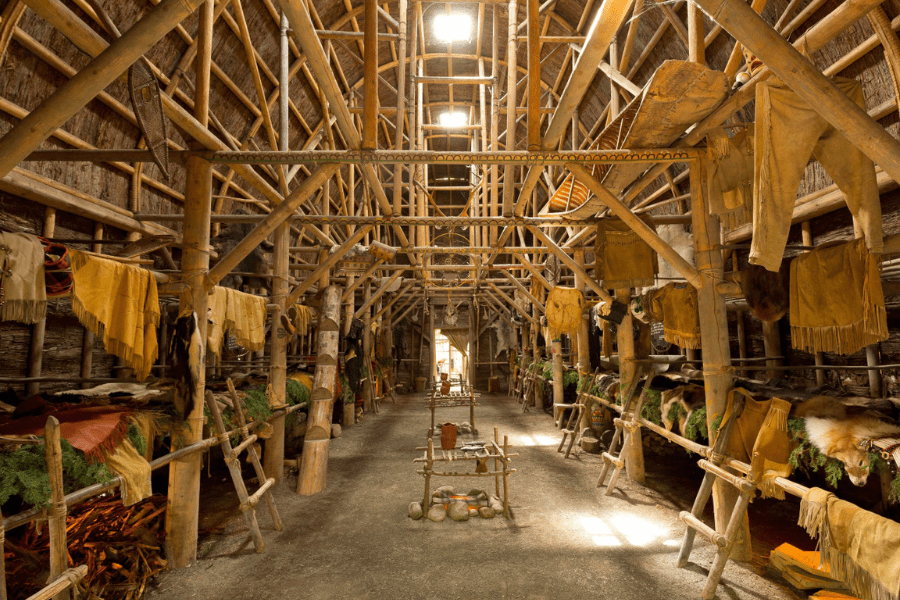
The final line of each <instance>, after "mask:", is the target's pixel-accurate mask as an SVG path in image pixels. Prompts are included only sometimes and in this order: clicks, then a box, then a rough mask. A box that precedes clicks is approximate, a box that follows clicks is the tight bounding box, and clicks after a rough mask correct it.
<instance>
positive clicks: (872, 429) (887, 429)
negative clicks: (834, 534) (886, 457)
mask: <svg viewBox="0 0 900 600" xmlns="http://www.w3.org/2000/svg"><path fill="white" fill-rule="evenodd" d="M794 416H796V417H802V418H803V420H804V425H805V427H806V437H807V439H809V443H810V444H812V445H813V446H815V447H816V449H817V450H819V452H822V453H823V454H825V455H826V456H829V457H831V458H836V459H838V460H839V461H841V462H842V463H844V469H845V470H846V471H847V475H849V476H850V481H852V482H853V485H857V486H860V487H862V486H864V485H866V480H867V478H868V476H869V455H868V453H867V452H866V449H865V448H864V447H861V446H860V444H862V443H863V441H864V440H869V439H877V438H880V437H887V436H898V435H900V426H897V425H894V424H892V423H887V422H885V421H882V420H881V419H879V418H877V417H875V416H873V415H871V414H865V413H856V414H855V413H854V412H853V410H852V407H848V406H846V405H844V404H843V403H841V401H840V400H839V399H837V398H832V397H829V396H815V397H813V398H810V399H809V400H806V401H805V402H803V403H801V404H799V405H797V407H796V408H795V409H794Z"/></svg>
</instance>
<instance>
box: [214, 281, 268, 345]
mask: <svg viewBox="0 0 900 600" xmlns="http://www.w3.org/2000/svg"><path fill="white" fill-rule="evenodd" d="M208 317H209V324H208V326H207V329H206V343H207V349H208V351H209V352H210V353H212V354H213V355H215V356H219V353H220V352H221V348H222V339H223V337H224V334H225V332H226V331H228V332H229V333H231V335H233V336H234V338H235V341H236V342H237V344H238V345H239V346H241V347H242V348H245V349H247V350H250V351H251V352H255V351H257V350H262V348H263V346H265V341H266V299H265V298H263V297H262V296H254V295H252V294H245V293H244V292H239V291H237V290H234V289H232V288H226V287H220V286H216V287H214V288H213V292H212V294H210V296H209V312H208Z"/></svg>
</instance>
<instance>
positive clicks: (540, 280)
mask: <svg viewBox="0 0 900 600" xmlns="http://www.w3.org/2000/svg"><path fill="white" fill-rule="evenodd" d="M516 258H517V259H518V260H519V262H520V263H522V266H524V267H525V268H526V269H528V270H529V271H531V275H532V277H535V278H536V279H537V280H538V283H540V284H541V285H542V286H544V289H546V290H547V291H548V292H549V291H550V290H552V289H553V286H552V285H551V284H550V282H549V281H547V280H546V279H544V276H543V275H541V272H540V271H538V270H537V267H535V266H534V265H533V264H531V261H530V260H528V258H527V257H526V256H524V255H522V254H516Z"/></svg>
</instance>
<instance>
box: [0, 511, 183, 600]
mask: <svg viewBox="0 0 900 600" xmlns="http://www.w3.org/2000/svg"><path fill="white" fill-rule="evenodd" d="M165 510H166V497H165V496H151V497H149V498H147V499H146V500H145V501H143V502H140V503H138V504H135V505H133V506H123V505H122V500H121V498H119V496H118V495H116V496H113V497H101V498H98V499H95V500H92V501H88V502H84V503H81V504H78V505H75V506H73V507H71V508H70V511H69V514H68V517H67V520H66V521H67V522H66V532H67V533H66V541H67V544H68V551H69V565H70V566H76V565H87V567H88V573H87V576H86V577H85V578H84V580H82V582H81V583H80V584H79V587H80V589H81V592H82V594H81V596H80V597H82V598H86V599H87V600H98V599H100V598H102V599H103V600H119V599H121V600H132V599H136V598H140V597H141V596H142V595H143V593H144V590H145V588H146V587H147V583H148V582H149V580H150V578H151V577H153V576H155V575H156V574H158V573H159V572H160V571H162V570H163V569H165V567H166V561H165V559H164V558H163V557H162V553H163V549H162V547H163V539H164V538H165ZM49 553H50V539H49V532H48V528H47V527H37V526H35V524H32V525H29V526H27V527H23V528H22V529H21V530H18V531H16V530H14V531H11V532H9V533H8V534H7V538H6V558H7V564H6V568H7V581H9V582H12V581H15V582H16V585H13V586H11V587H10V589H9V593H10V596H9V598H10V600H18V599H19V598H22V599H24V598H27V597H28V596H30V595H31V594H33V593H34V592H36V591H38V590H40V589H41V588H42V587H43V586H44V583H45V582H46V578H47V572H48V567H49V564H50V559H49Z"/></svg>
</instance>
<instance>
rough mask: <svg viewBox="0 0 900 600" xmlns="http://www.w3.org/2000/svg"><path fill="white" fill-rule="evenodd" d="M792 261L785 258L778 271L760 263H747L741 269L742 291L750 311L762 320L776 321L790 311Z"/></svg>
mask: <svg viewBox="0 0 900 600" xmlns="http://www.w3.org/2000/svg"><path fill="white" fill-rule="evenodd" d="M790 273H791V268H790V261H788V260H784V261H782V263H781V269H780V270H779V271H778V272H777V273H776V272H772V271H768V270H766V269H765V267H760V266H759V265H747V267H746V268H745V269H744V270H743V271H741V291H742V292H743V293H744V297H745V298H746V299H747V304H749V305H750V311H751V312H752V313H753V315H754V316H755V317H756V318H757V319H759V320H760V321H766V322H768V323H774V322H775V321H777V320H779V319H780V318H782V317H783V316H784V315H785V314H787V311H788V301H789V298H790V289H791V286H790Z"/></svg>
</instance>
